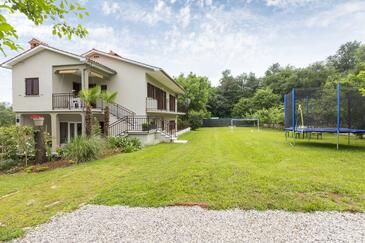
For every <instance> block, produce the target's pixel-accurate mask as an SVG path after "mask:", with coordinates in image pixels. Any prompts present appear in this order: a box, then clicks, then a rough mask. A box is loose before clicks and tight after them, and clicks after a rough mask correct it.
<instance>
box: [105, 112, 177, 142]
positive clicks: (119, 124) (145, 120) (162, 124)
mask: <svg viewBox="0 0 365 243" xmlns="http://www.w3.org/2000/svg"><path fill="white" fill-rule="evenodd" d="M149 131H160V132H162V133H164V134H165V135H167V136H170V137H171V138H173V137H175V136H176V127H175V129H171V127H170V121H169V120H164V119H162V118H155V117H149V116H132V117H129V116H125V117H123V118H121V119H118V120H117V121H115V122H114V123H112V124H110V126H109V135H111V136H121V135H125V134H126V133H127V132H149Z"/></svg>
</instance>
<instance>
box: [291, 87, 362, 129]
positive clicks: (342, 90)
mask: <svg viewBox="0 0 365 243" xmlns="http://www.w3.org/2000/svg"><path fill="white" fill-rule="evenodd" d="M284 113H285V116H284V117H285V120H284V125H285V129H286V130H290V131H319V132H334V133H335V132H336V133H337V132H340V133H341V132H342V133H364V132H365V97H364V96H362V94H361V92H360V91H359V89H358V88H348V87H344V86H340V85H338V86H337V89H336V88H335V89H328V88H327V89H326V88H300V89H293V90H292V92H290V93H288V94H287V95H285V97H284Z"/></svg>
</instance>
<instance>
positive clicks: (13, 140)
mask: <svg viewBox="0 0 365 243" xmlns="http://www.w3.org/2000/svg"><path fill="white" fill-rule="evenodd" d="M34 149H35V148H34V135H33V129H32V127H27V126H15V125H13V126H10V127H0V160H8V159H11V160H15V161H18V160H19V159H21V158H24V162H25V165H27V164H28V158H29V157H30V156H32V155H34V152H35V150H34Z"/></svg>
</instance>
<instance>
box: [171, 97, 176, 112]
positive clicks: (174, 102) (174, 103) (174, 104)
mask: <svg viewBox="0 0 365 243" xmlns="http://www.w3.org/2000/svg"><path fill="white" fill-rule="evenodd" d="M175 106H176V98H175V96H173V95H170V111H176V110H175Z"/></svg>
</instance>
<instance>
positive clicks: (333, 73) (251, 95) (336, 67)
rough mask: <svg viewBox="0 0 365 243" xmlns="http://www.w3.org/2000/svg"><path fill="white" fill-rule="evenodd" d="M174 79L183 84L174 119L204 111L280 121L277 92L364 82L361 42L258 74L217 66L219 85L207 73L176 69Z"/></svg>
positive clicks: (188, 118)
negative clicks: (303, 62)
mask: <svg viewBox="0 0 365 243" xmlns="http://www.w3.org/2000/svg"><path fill="white" fill-rule="evenodd" d="M177 82H178V83H179V84H181V85H182V86H183V87H184V88H185V91H186V93H185V95H183V96H180V97H179V107H183V108H184V110H185V112H187V115H186V116H185V117H183V118H182V119H181V120H180V125H181V126H184V125H187V124H188V123H189V122H190V123H194V121H198V120H199V118H202V117H203V118H207V117H237V118H241V117H246V118H248V117H258V118H260V120H262V121H263V122H264V123H270V124H282V122H283V119H284V118H283V116H284V115H283V104H282V103H283V96H284V95H285V94H286V93H288V92H290V90H291V89H292V88H307V87H323V88H327V87H328V88H330V87H335V86H336V84H337V83H338V82H340V83H342V84H346V85H348V86H356V87H359V86H360V87H364V86H365V45H364V44H361V43H360V42H358V41H353V42H347V43H345V44H343V45H341V46H340V48H339V49H338V50H337V52H336V53H335V54H334V55H332V56H329V57H328V58H327V59H326V60H323V61H320V62H315V63H313V64H311V65H309V66H307V67H304V68H296V67H293V66H290V65H289V66H281V65H280V64H278V63H275V64H273V65H271V66H270V67H269V68H268V69H267V71H266V72H265V74H264V75H263V77H257V76H256V75H255V74H254V73H248V74H247V73H242V74H240V75H237V76H234V75H232V73H231V71H230V70H225V71H223V72H222V78H221V79H220V80H219V85H218V86H217V87H213V86H212V85H211V83H210V81H209V80H208V78H207V77H201V76H197V75H195V74H193V73H190V74H188V75H186V76H185V75H184V74H181V75H180V76H178V77H177Z"/></svg>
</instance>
